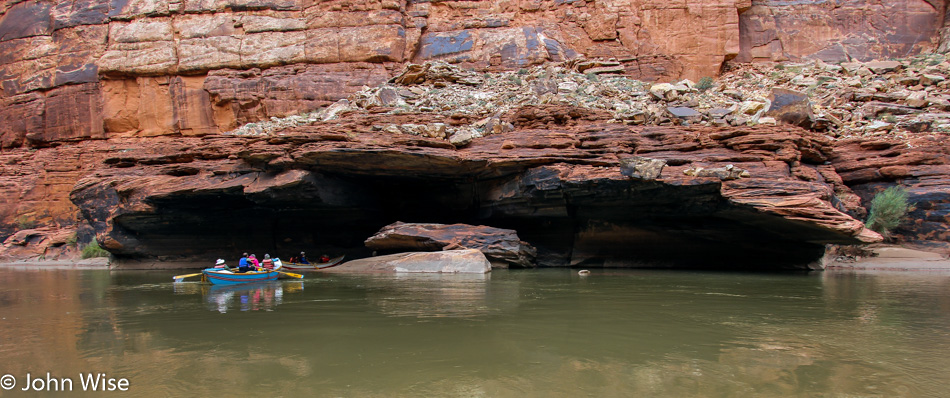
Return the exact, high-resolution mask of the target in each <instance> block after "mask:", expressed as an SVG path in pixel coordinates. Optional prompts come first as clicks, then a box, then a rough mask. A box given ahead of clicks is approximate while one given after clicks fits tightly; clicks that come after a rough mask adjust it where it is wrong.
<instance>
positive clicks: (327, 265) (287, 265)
mask: <svg viewBox="0 0 950 398" xmlns="http://www.w3.org/2000/svg"><path fill="white" fill-rule="evenodd" d="M343 257H346V255H342V256H340V257H337V258H333V259H330V261H327V262H325V263H317V264H300V263H284V268H286V269H289V270H294V271H308V270H309V271H313V270H318V269H324V268H331V267H336V266H337V265H340V264H342V263H343Z"/></svg>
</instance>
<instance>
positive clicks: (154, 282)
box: [0, 270, 950, 397]
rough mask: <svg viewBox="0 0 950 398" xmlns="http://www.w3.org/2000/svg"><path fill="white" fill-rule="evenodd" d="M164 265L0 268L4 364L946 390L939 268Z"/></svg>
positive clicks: (366, 391)
mask: <svg viewBox="0 0 950 398" xmlns="http://www.w3.org/2000/svg"><path fill="white" fill-rule="evenodd" d="M172 275H173V273H161V272H155V273H142V272H136V273H131V272H130V273H124V272H109V271H104V272H101V271H73V270H52V271H24V270H4V272H0V358H3V361H4V363H3V364H0V366H2V368H0V374H3V373H12V374H17V375H23V374H25V372H27V371H32V372H34V373H36V372H41V371H43V372H45V371H51V372H53V373H54V374H57V375H72V374H77V373H78V372H80V371H81V372H89V371H98V372H105V373H109V374H110V375H114V376H118V377H127V378H129V379H130V380H131V382H132V386H133V388H135V393H134V394H133V395H135V396H151V395H155V396H209V395H239V396H247V395H271V396H278V395H284V396H348V397H356V396H385V397H416V396H492V397H524V396H536V397H542V396H543V397H576V396H616V397H626V396H659V397H667V396H668V397H708V396H750V397H751V396H754V397H773V396H774V397H785V396H802V397H805V396H808V397H810V396H941V395H942V394H943V393H945V391H947V390H948V389H950V379H947V378H946V376H945V373H946V369H950V275H946V274H944V275H934V274H927V275H922V274H897V275H891V274H884V273H876V274H870V273H864V274H861V273H831V272H826V273H823V274H812V275H782V274H768V275H756V274H729V273H687V272H655V271H654V272H650V271H637V272H621V271H611V274H610V275H606V274H599V273H598V272H596V271H595V272H593V273H592V275H590V276H589V277H586V278H579V277H577V276H576V273H572V272H569V271H566V270H534V271H520V272H514V271H507V272H497V273H493V274H491V275H422V274H420V275H415V274H410V275H340V274H333V275H325V274H316V275H309V276H308V277H307V279H305V280H304V281H283V282H269V283H264V284H253V285H237V286H231V287H227V286H212V285H201V284H199V283H179V284H173V283H171V282H170V278H171V276H172ZM278 306H279V308H278ZM209 311H210V312H209ZM218 313H227V316H219V315H218Z"/></svg>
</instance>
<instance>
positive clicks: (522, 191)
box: [114, 174, 823, 270]
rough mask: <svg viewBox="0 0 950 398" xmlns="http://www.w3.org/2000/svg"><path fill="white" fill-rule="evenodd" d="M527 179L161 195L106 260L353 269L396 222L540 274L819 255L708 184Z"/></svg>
mask: <svg viewBox="0 0 950 398" xmlns="http://www.w3.org/2000/svg"><path fill="white" fill-rule="evenodd" d="M541 177H542V179H543V177H544V176H541ZM526 178H527V179H526ZM537 178H538V176H537V175H535V176H528V177H524V176H518V177H514V178H512V177H509V178H503V177H497V178H494V179H483V180H475V179H460V178H454V179H453V178H444V179H433V178H418V177H399V176H385V177H384V176H366V175H357V176H354V175H323V174H313V175H312V177H308V178H305V179H302V180H301V181H303V182H302V183H294V184H287V185H284V186H281V187H279V188H271V189H264V190H259V191H254V190H252V189H247V188H246V189H244V190H243V191H242V190H238V189H230V190H220V191H213V192H204V193H196V192H187V193H181V194H175V195H168V196H165V197H162V198H153V199H151V200H150V201H149V204H150V205H151V206H152V210H151V211H149V212H139V213H130V214H124V215H121V216H118V217H116V218H115V220H114V224H115V228H116V229H119V230H121V232H122V234H124V235H125V236H127V237H128V239H127V241H128V242H133V244H132V245H127V249H128V250H126V251H118V252H117V253H115V255H116V257H117V260H118V261H122V260H136V259H142V258H144V257H148V258H153V259H157V260H159V261H169V262H194V263H209V262H212V261H214V259H216V258H224V259H226V260H228V261H231V262H234V261H236V260H237V258H238V257H240V254H241V253H244V252H247V253H255V254H256V255H257V256H258V257H261V256H263V254H265V253H266V254H270V255H271V256H275V257H281V258H285V259H286V258H288V257H290V256H294V255H296V254H299V253H300V252H301V251H305V252H307V253H308V254H309V255H310V256H311V257H316V256H318V255H321V254H327V255H329V256H331V257H333V256H337V255H341V254H345V255H347V256H348V258H361V257H367V256H371V255H373V253H372V251H371V250H369V249H367V248H366V247H365V246H364V240H365V239H367V238H368V237H370V236H372V235H373V234H374V233H376V232H377V231H379V229H380V228H382V227H383V226H386V225H388V224H391V223H393V222H396V221H402V222H416V223H442V224H454V223H464V224H471V225H487V226H492V227H498V228H508V229H514V230H516V231H517V233H518V235H519V237H520V239H521V240H523V241H526V242H527V243H529V244H531V245H533V246H534V247H536V248H537V250H538V257H537V264H538V265H539V266H542V267H552V266H553V267H568V266H569V267H587V268H590V267H638V268H644V267H648V268H655V267H662V268H689V269H760V270H761V269H780V268H802V267H804V266H805V265H806V264H808V263H809V262H812V261H814V260H815V259H816V258H818V257H820V256H821V254H822V253H823V245H822V244H818V243H811V242H810V241H802V240H801V239H794V238H790V236H802V234H803V233H804V234H806V235H807V234H808V233H810V232H812V231H809V228H812V227H809V226H804V225H791V226H789V225H787V224H788V222H787V220H784V219H782V218H780V217H776V216H767V215H762V214H760V213H757V212H756V211H754V210H753V209H747V208H743V207H741V206H736V205H733V204H730V203H728V202H727V201H726V200H725V199H723V198H722V197H721V195H720V194H719V186H718V183H715V184H701V185H692V186H671V185H666V184H662V183H657V182H637V181H632V180H630V181H620V182H617V181H612V182H603V183H601V184H599V185H598V186H596V187H593V186H571V185H569V184H560V185H558V184H545V183H540V182H539V180H537Z"/></svg>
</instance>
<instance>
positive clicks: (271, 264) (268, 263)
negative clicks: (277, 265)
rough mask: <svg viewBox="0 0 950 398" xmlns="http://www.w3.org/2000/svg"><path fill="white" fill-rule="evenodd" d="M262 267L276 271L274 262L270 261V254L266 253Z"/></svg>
mask: <svg viewBox="0 0 950 398" xmlns="http://www.w3.org/2000/svg"><path fill="white" fill-rule="evenodd" d="M261 267H264V268H265V269H274V260H271V259H270V254H267V253H264V261H261Z"/></svg>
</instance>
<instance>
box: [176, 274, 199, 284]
mask: <svg viewBox="0 0 950 398" xmlns="http://www.w3.org/2000/svg"><path fill="white" fill-rule="evenodd" d="M198 275H201V273H200V272H199V273H197V274H187V275H178V276H175V277H174V279H175V282H181V281H182V280H184V279H185V278H191V277H193V276H198Z"/></svg>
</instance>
